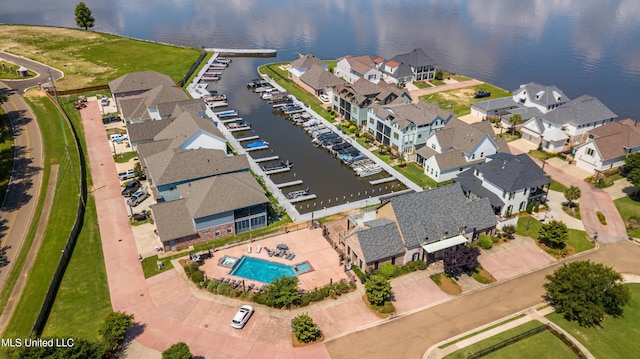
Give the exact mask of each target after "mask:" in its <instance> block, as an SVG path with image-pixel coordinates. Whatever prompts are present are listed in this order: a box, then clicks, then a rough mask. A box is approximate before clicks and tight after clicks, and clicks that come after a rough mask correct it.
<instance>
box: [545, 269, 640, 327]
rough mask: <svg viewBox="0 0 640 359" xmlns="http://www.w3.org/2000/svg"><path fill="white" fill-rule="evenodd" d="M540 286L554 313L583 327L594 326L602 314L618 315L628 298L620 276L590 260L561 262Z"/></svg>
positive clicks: (602, 317) (600, 320) (629, 297)
mask: <svg viewBox="0 0 640 359" xmlns="http://www.w3.org/2000/svg"><path fill="white" fill-rule="evenodd" d="M546 278H547V280H548V282H546V283H545V284H544V285H543V286H544V289H545V290H546V291H547V298H548V299H549V301H550V302H551V305H553V307H554V308H555V309H556V312H558V313H559V314H562V315H563V316H564V317H565V319H567V320H571V321H577V322H578V324H580V325H581V326H584V327H592V326H597V325H600V324H601V323H602V320H603V319H604V316H605V315H611V316H613V317H620V316H622V313H623V309H624V306H625V305H626V304H627V303H628V302H629V300H630V299H631V294H630V292H629V288H627V287H625V286H624V285H623V279H622V275H620V273H618V272H616V271H614V270H613V269H612V268H610V267H607V266H605V265H602V264H600V263H592V262H590V261H577V262H572V263H568V264H564V265H563V266H562V267H561V268H559V269H557V270H556V271H555V272H553V274H551V275H548V276H547V277H546Z"/></svg>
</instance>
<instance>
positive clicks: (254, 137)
mask: <svg viewBox="0 0 640 359" xmlns="http://www.w3.org/2000/svg"><path fill="white" fill-rule="evenodd" d="M259 138H260V136H247V137H240V138H236V141H238V142H242V141H251V140H257V139H259ZM275 159H276V160H277V158H275ZM256 162H258V161H256Z"/></svg>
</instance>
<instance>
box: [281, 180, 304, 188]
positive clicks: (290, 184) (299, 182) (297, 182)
mask: <svg viewBox="0 0 640 359" xmlns="http://www.w3.org/2000/svg"><path fill="white" fill-rule="evenodd" d="M299 184H302V180H295V181H291V182H284V183H278V184H276V187H278V188H285V187H291V186H297V185H299Z"/></svg>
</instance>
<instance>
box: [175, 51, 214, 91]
mask: <svg viewBox="0 0 640 359" xmlns="http://www.w3.org/2000/svg"><path fill="white" fill-rule="evenodd" d="M206 56H207V52H206V51H205V50H204V49H203V50H202V53H201V54H200V56H198V59H197V60H196V62H194V63H193V65H191V68H190V69H189V71H187V73H186V74H185V75H184V77H183V78H182V80H180V81H178V85H179V86H180V87H184V85H185V84H186V83H187V81H189V77H191V75H193V73H194V72H195V71H196V69H197V68H198V66H200V64H201V63H202V60H204V58H205V57H206Z"/></svg>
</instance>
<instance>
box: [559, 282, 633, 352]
mask: <svg viewBox="0 0 640 359" xmlns="http://www.w3.org/2000/svg"><path fill="white" fill-rule="evenodd" d="M627 286H628V287H629V289H630V290H631V301H630V302H629V304H628V305H627V306H626V307H625V308H624V316H623V317H621V318H611V317H606V318H605V320H604V321H603V323H602V327H593V328H584V327H580V326H579V325H578V324H577V323H576V322H568V321H566V320H565V319H564V318H563V317H562V316H561V315H559V314H557V313H551V314H549V315H547V318H549V319H550V320H551V321H553V322H554V323H556V324H557V325H559V326H560V327H562V328H563V329H564V330H566V331H568V332H569V333H570V334H571V335H573V337H575V338H576V339H577V340H579V341H580V342H581V343H582V344H583V345H584V346H585V347H586V348H587V349H588V350H589V351H590V352H591V354H593V355H594V356H595V357H596V358H606V359H615V358H620V359H627V358H637V355H638V352H639V351H640V342H639V341H638V337H640V326H639V325H638V323H639V322H640V284H637V283H633V284H627Z"/></svg>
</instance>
